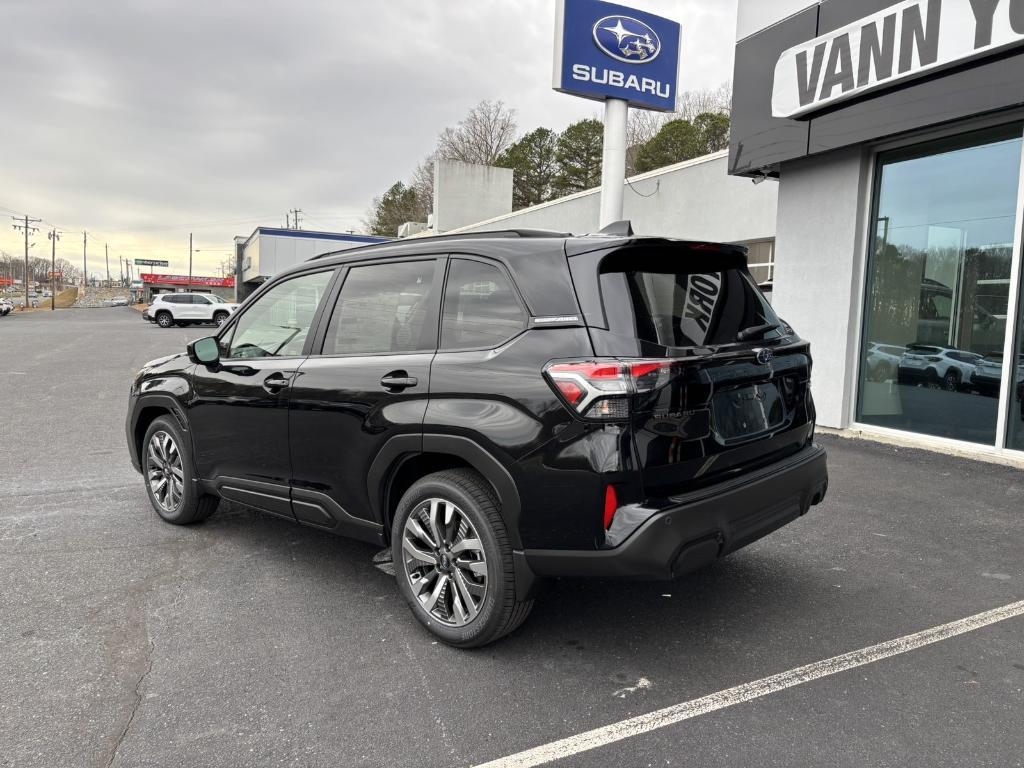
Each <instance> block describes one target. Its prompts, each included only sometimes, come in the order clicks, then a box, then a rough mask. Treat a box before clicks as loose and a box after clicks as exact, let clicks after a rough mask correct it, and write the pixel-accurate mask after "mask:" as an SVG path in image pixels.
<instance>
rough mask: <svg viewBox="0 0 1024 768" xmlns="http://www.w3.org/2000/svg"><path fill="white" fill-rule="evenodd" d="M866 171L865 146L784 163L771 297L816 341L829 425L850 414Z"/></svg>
mask: <svg viewBox="0 0 1024 768" xmlns="http://www.w3.org/2000/svg"><path fill="white" fill-rule="evenodd" d="M869 172H870V163H869V160H868V157H867V155H866V153H865V152H864V151H863V150H861V149H848V150H840V151H837V152H833V153H831V154H828V155H819V156H817V157H815V158H813V159H801V160H795V161H792V162H789V163H785V164H783V166H782V178H781V183H780V185H779V216H778V230H777V232H776V236H775V290H774V293H773V295H772V304H773V305H774V307H775V309H776V311H777V312H778V313H779V315H780V316H781V317H783V318H785V320H786V321H787V322H788V323H790V324H791V325H792V326H793V327H794V328H795V329H796V330H797V332H798V333H799V334H800V335H801V336H803V337H804V338H805V339H807V340H809V341H810V342H811V354H812V355H813V357H814V371H813V374H812V382H811V389H812V392H813V394H814V401H815V404H816V405H817V408H818V423H819V424H821V425H823V426H826V427H835V428H844V427H846V426H848V425H849V424H850V421H851V420H852V413H851V411H852V408H851V402H852V396H853V392H854V372H855V369H856V359H857V354H858V350H857V344H856V340H857V338H858V336H859V334H858V332H857V323H858V322H859V318H860V304H861V297H862V294H863V291H862V288H861V284H862V281H863V271H864V270H863V267H864V258H865V252H866V251H865V245H864V225H863V222H864V220H865V212H864V210H863V209H864V206H865V205H867V198H868V195H867V189H868V184H869V180H868V179H869Z"/></svg>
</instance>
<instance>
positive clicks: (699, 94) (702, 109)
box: [676, 82, 732, 121]
mask: <svg viewBox="0 0 1024 768" xmlns="http://www.w3.org/2000/svg"><path fill="white" fill-rule="evenodd" d="M702 113H712V114H725V115H731V114H732V83H730V82H724V83H722V84H721V85H720V86H718V87H717V88H706V89H704V90H700V91H686V92H685V93H684V94H683V95H682V97H681V98H680V99H679V109H678V110H677V111H676V116H677V117H679V118H682V119H683V120H691V121H692V120H693V118H695V117H696V116H697V115H699V114H702Z"/></svg>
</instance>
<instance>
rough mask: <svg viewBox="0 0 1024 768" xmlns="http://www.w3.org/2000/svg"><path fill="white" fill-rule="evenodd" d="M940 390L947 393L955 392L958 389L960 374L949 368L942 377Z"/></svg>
mask: <svg viewBox="0 0 1024 768" xmlns="http://www.w3.org/2000/svg"><path fill="white" fill-rule="evenodd" d="M942 388H943V389H945V390H946V391H947V392H956V391H957V390H958V389H960V374H959V373H958V372H957V370H956V369H955V368H950V369H949V370H948V371H946V375H945V376H943V377H942Z"/></svg>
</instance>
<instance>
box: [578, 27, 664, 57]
mask: <svg viewBox="0 0 1024 768" xmlns="http://www.w3.org/2000/svg"><path fill="white" fill-rule="evenodd" d="M594 42H595V43H597V47H598V48H600V49H601V50H602V51H604V52H605V53H607V54H608V55H609V56H611V57H612V58H613V59H617V60H618V61H625V62H627V63H629V64H646V63H647V62H649V61H654V60H655V59H656V58H658V54H659V53H661V40H659V39H658V35H657V33H656V32H655V31H654V30H653V29H651V28H650V27H649V26H647V25H646V24H644V23H643V22H642V21H640V20H638V19H634V18H633V17H631V16H605V17H604V18H603V19H599V20H598V22H597V23H596V24H595V25H594Z"/></svg>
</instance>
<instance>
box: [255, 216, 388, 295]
mask: <svg viewBox="0 0 1024 768" xmlns="http://www.w3.org/2000/svg"><path fill="white" fill-rule="evenodd" d="M389 239H390V238H387V237H374V236H370V235H354V234H348V233H343V232H311V231H309V230H305V229H278V228H276V227H257V228H256V229H255V230H254V231H253V233H252V234H251V235H249V236H248V237H236V238H235V257H236V264H237V266H236V273H235V274H236V276H237V277H238V292H237V299H238V301H242V300H243V299H244V298H245V297H246V296H248V295H249V294H250V293H252V292H253V291H254V290H256V289H257V288H258V287H259V286H260V284H261V283H263V282H264V281H265V280H267V279H268V278H270V277H273V276H274V275H276V274H277V273H278V272H280V271H281V270H283V269H287V268H288V267H291V266H294V265H295V264H300V263H301V262H303V261H308V260H309V259H311V258H313V257H314V256H319V255H320V254H321V253H329V252H331V251H341V250H344V249H346V248H358V247H359V246H361V245H369V244H371V243H384V242H387V241H388V240H389Z"/></svg>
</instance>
